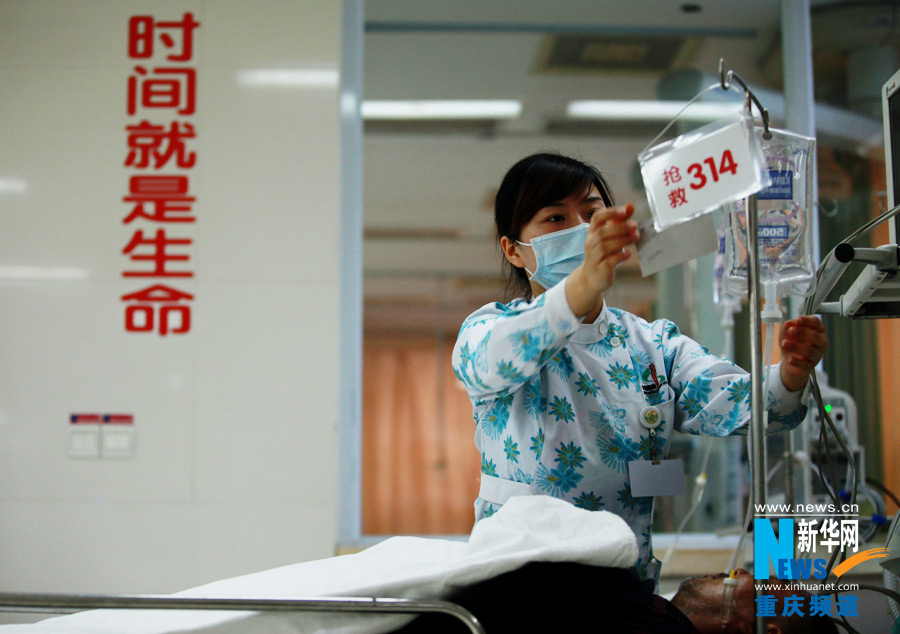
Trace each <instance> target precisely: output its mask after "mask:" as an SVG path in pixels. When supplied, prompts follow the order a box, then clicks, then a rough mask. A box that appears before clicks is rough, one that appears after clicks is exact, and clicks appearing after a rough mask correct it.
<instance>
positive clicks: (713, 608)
mask: <svg viewBox="0 0 900 634" xmlns="http://www.w3.org/2000/svg"><path fill="white" fill-rule="evenodd" d="M726 576H727V575H725V574H724V573H721V574H718V575H708V576H706V577H696V578H690V579H686V580H685V581H683V582H682V584H681V586H680V587H679V588H678V592H677V593H676V594H675V596H674V597H672V603H674V604H675V606H676V607H677V608H678V609H679V610H681V611H682V612H683V613H684V615H685V616H687V617H688V618H689V619H690V620H691V622H692V623H693V624H694V627H696V628H697V630H699V631H700V634H719V633H721V632H726V633H732V632H734V633H744V632H746V633H748V634H752V632H754V631H755V629H754V628H755V622H756V621H755V619H756V594H755V592H754V580H753V575H751V574H750V573H749V572H747V571H746V570H744V569H743V568H740V569H738V573H737V575H735V579H736V580H737V586H736V587H735V588H734V597H733V598H734V605H733V606H732V608H731V614H730V615H728V614H727V607H726V606H725V605H723V598H724V593H725V584H724V583H723V579H724V578H725V577H726ZM767 583H770V584H772V585H780V586H782V587H780V588H778V589H775V590H767V591H766V594H771V595H774V596H775V597H776V602H775V613H776V614H778V615H779V616H774V617H767V619H766V624H767V632H769V633H770V634H773V633H776V632H781V633H782V634H814V633H817V632H823V633H825V634H838V630H837V626H835V624H834V623H832V621H831V619H829V618H827V617H822V616H809V614H808V611H809V593H807V592H804V591H802V590H789V589H787V588H786V587H785V584H783V583H781V582H778V581H774V580H773V581H768V582H767ZM791 595H802V596H803V597H804V598H803V603H802V612H803V613H804V616H801V615H799V614H792V615H791V616H789V617H785V616H781V614H782V612H783V611H784V610H783V606H784V598H785V597H786V596H791ZM726 616H728V620H727V622H726V624H725V628H724V629H723V627H722V621H723V619H724V618H725V617H726Z"/></svg>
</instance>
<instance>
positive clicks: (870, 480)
mask: <svg viewBox="0 0 900 634" xmlns="http://www.w3.org/2000/svg"><path fill="white" fill-rule="evenodd" d="M866 484H870V485H872V486H873V487H875V488H876V489H878V490H879V491H881V492H882V493H884V494H885V495H886V496H888V497H889V498H891V500H893V502H894V504H896V505H897V506H900V499H898V498H897V496H896V495H894V493H893V492H892V491H891V490H890V489H888V488H887V487H886V486H884V484H882V483H881V482H879V481H878V480H875V479H873V478H869V477H866Z"/></svg>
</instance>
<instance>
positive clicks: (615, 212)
mask: <svg viewBox="0 0 900 634" xmlns="http://www.w3.org/2000/svg"><path fill="white" fill-rule="evenodd" d="M633 214H634V205H632V204H630V203H629V204H627V205H625V206H623V207H609V208H607V209H603V210H601V211H597V212H594V214H593V215H592V216H591V221H590V227H589V228H588V234H587V238H586V239H585V242H584V262H583V263H582V264H581V265H580V266H579V267H578V268H577V269H575V271H573V272H572V274H571V275H570V276H569V279H568V280H567V281H566V299H568V300H569V307H570V308H571V309H572V312H573V313H575V314H576V315H579V316H580V315H586V314H588V313H589V312H590V311H591V309H592V308H597V307H598V306H599V305H600V303H601V302H602V299H603V293H604V292H605V291H606V289H608V288H609V287H610V286H612V284H613V282H614V281H615V276H616V273H615V271H616V267H617V266H618V265H619V264H620V263H621V262H624V261H625V260H627V259H628V258H629V257H630V256H631V252H630V251H628V250H627V249H626V247H627V246H628V245H630V244H634V243H635V242H637V239H638V236H639V234H638V228H637V223H636V222H635V221H633V220H631V216H632V215H633Z"/></svg>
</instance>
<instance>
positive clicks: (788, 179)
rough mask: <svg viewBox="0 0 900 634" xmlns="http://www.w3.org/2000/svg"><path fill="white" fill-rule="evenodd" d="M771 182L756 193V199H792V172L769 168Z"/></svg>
mask: <svg viewBox="0 0 900 634" xmlns="http://www.w3.org/2000/svg"><path fill="white" fill-rule="evenodd" d="M769 178H770V179H771V181H772V184H771V185H769V186H768V187H766V188H764V189H763V190H762V191H761V192H759V194H757V195H756V198H757V199H758V200H793V199H794V172H792V171H791V170H769Z"/></svg>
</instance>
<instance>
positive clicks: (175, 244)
mask: <svg viewBox="0 0 900 634" xmlns="http://www.w3.org/2000/svg"><path fill="white" fill-rule="evenodd" d="M199 26H200V23H199V22H197V21H196V20H195V19H194V16H193V14H191V13H185V14H184V15H183V16H182V17H181V19H179V20H162V19H157V18H156V17H155V16H152V15H136V16H132V17H131V18H130V19H129V20H128V57H129V59H131V60H135V61H136V63H135V65H134V66H133V68H132V71H131V73H130V74H129V76H128V78H127V81H126V91H127V94H126V114H127V115H128V118H129V119H128V122H127V124H126V125H125V139H126V146H127V153H126V156H125V160H124V166H125V167H126V168H128V169H129V170H131V175H130V177H129V179H128V193H127V194H126V195H124V196H123V197H122V202H124V203H125V205H126V210H125V213H124V214H123V217H122V223H123V224H124V225H126V226H127V227H128V228H129V230H130V232H131V238H130V239H129V240H128V243H127V244H126V245H125V246H124V248H123V249H122V255H123V256H124V257H125V258H127V264H126V266H125V267H124V270H123V271H122V277H123V278H126V279H134V280H144V282H146V284H147V285H146V286H143V287H140V288H138V289H137V290H135V291H134V292H130V293H126V294H125V295H122V297H121V300H122V302H124V304H125V330H126V331H127V332H134V333H156V334H158V335H160V336H166V335H168V334H185V333H188V332H190V330H191V308H192V302H193V300H194V295H193V294H191V293H188V292H186V291H185V290H183V289H180V288H177V287H176V286H177V285H178V283H179V281H184V280H185V279H190V278H193V277H194V272H193V270H192V267H191V247H192V245H193V242H194V241H193V237H192V236H191V234H190V231H189V230H190V228H191V227H193V226H194V223H196V220H197V218H196V216H195V215H194V205H195V203H196V202H197V198H196V196H194V195H192V193H191V170H193V169H194V168H195V167H196V164H197V153H196V151H194V149H193V145H194V143H195V142H196V139H197V129H196V126H195V124H194V122H193V120H192V117H193V115H194V114H195V113H196V111H197V69H196V68H194V67H193V66H192V64H193V61H194V35H195V32H196V30H197V28H198V27H199Z"/></svg>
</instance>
